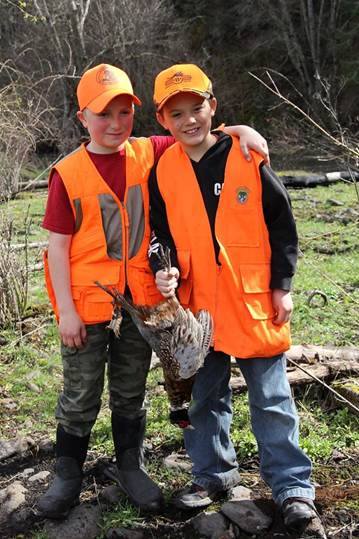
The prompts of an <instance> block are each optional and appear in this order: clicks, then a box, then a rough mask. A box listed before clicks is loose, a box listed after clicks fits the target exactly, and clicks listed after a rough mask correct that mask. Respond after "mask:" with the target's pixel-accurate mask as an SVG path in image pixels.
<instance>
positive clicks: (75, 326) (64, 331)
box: [59, 311, 87, 348]
mask: <svg viewBox="0 0 359 539" xmlns="http://www.w3.org/2000/svg"><path fill="white" fill-rule="evenodd" d="M59 332H60V337H61V340H62V342H63V343H64V345H65V346H69V347H70V348H83V347H84V346H85V344H86V340H87V338H86V337H87V335H86V327H85V324H84V323H83V321H82V320H81V318H80V317H79V315H78V314H77V312H76V311H70V312H66V313H65V314H63V315H60V320H59Z"/></svg>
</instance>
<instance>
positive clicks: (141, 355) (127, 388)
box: [56, 313, 151, 437]
mask: <svg viewBox="0 0 359 539" xmlns="http://www.w3.org/2000/svg"><path fill="white" fill-rule="evenodd" d="M106 325H107V323H103V324H94V325H88V326H86V330H87V344H86V346H85V347H84V348H82V349H79V350H78V349H76V348H68V347H66V346H64V345H61V355H62V362H63V376H64V387H63V391H62V392H61V393H60V395H59V399H58V403H57V408H56V419H57V420H58V421H59V423H61V425H62V426H63V427H64V428H65V430H66V431H67V432H69V433H70V434H73V435H74V436H81V437H83V436H86V435H87V434H89V433H90V431H91V429H92V426H93V424H94V423H95V421H96V418H97V414H98V412H99V410H100V406H101V395H102V392H103V387H104V377H105V367H106V363H107V364H108V366H107V376H108V387H109V394H110V408H111V410H112V411H113V412H115V413H117V414H119V415H121V416H126V417H128V418H135V417H139V416H142V415H143V413H144V411H143V401H144V397H145V388H146V378H147V374H148V370H149V367H150V362H151V349H150V347H149V346H148V344H147V343H146V342H145V341H144V340H143V338H142V336H141V335H140V333H139V331H138V330H137V328H136V326H135V325H134V323H133V322H132V320H131V318H130V316H129V315H128V314H127V313H124V317H123V321H122V324H121V335H120V337H119V338H117V337H115V335H114V333H113V332H112V331H109V330H108V329H106Z"/></svg>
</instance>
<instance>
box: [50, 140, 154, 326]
mask: <svg viewBox="0 0 359 539" xmlns="http://www.w3.org/2000/svg"><path fill="white" fill-rule="evenodd" d="M125 152H126V192H125V197H124V202H121V201H120V200H119V198H118V197H117V196H116V195H115V193H114V192H113V191H112V190H111V189H110V187H109V186H108V185H107V183H106V182H105V180H104V179H103V178H102V177H101V175H100V174H99V172H98V171H97V169H96V167H95V165H94V164H93V162H92V161H91V158H90V156H89V155H88V153H87V151H86V149H85V146H84V145H81V146H80V147H79V148H78V149H77V150H75V151H74V152H73V153H71V154H70V155H68V156H67V157H65V158H64V159H62V160H61V161H60V162H59V163H57V164H56V165H55V167H54V168H55V169H56V170H57V171H58V173H59V174H60V176H61V178H62V181H63V183H64V185H65V188H66V191H67V193H68V196H69V200H70V203H71V206H72V210H73V213H74V217H75V223H76V224H75V233H74V235H73V237H72V242H71V247H70V271H71V289H72V296H73V299H74V302H75V305H76V308H77V311H78V313H79V315H80V317H81V318H82V320H83V322H85V323H86V324H91V323H98V322H104V321H106V320H109V319H110V318H111V314H112V305H111V297H110V296H109V295H108V294H107V293H106V292H104V291H103V290H101V289H100V288H99V287H97V286H96V285H95V284H94V281H96V280H97V281H100V282H101V283H102V284H105V285H113V286H115V287H116V288H117V289H118V290H119V291H120V292H123V291H124V289H125V285H126V283H127V285H128V286H129V288H130V290H131V294H132V298H133V301H134V302H135V303H138V304H142V305H144V304H147V305H153V304H155V303H158V302H159V301H161V300H163V297H162V296H161V294H160V293H159V292H158V290H157V288H156V285H155V281H154V278H153V275H152V272H151V270H150V267H149V264H148V257H147V249H148V244H149V239H150V227H149V196H148V183H147V182H148V175H149V172H150V170H151V167H152V165H153V160H154V154H153V147H152V143H151V141H150V140H149V139H146V138H140V139H132V141H131V142H126V143H125ZM50 177H51V176H50ZM45 278H46V285H47V289H48V293H49V297H50V300H51V302H52V305H53V307H54V310H55V314H56V316H57V318H58V310H57V306H56V298H55V294H54V291H53V287H52V284H51V279H50V274H49V269H48V264H47V253H45Z"/></svg>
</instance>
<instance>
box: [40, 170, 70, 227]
mask: <svg viewBox="0 0 359 539" xmlns="http://www.w3.org/2000/svg"><path fill="white" fill-rule="evenodd" d="M42 226H43V228H46V229H47V230H50V231H51V232H57V233H58V234H73V233H74V231H75V218H74V214H73V211H72V208H71V204H70V200H69V197H68V194H67V191H66V189H65V186H64V184H63V181H62V179H61V176H60V174H59V173H58V172H57V171H56V170H54V171H53V172H52V175H51V177H50V184H49V192H48V197H47V204H46V210H45V216H44V219H43V221H42Z"/></svg>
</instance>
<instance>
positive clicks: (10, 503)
mask: <svg viewBox="0 0 359 539" xmlns="http://www.w3.org/2000/svg"><path fill="white" fill-rule="evenodd" d="M25 492H27V489H26V488H25V487H24V486H23V484H22V483H20V481H14V482H13V483H11V485H9V486H7V487H6V488H4V489H3V490H0V520H2V519H4V518H7V516H8V515H10V514H11V513H13V511H15V510H16V509H18V508H19V507H20V505H22V504H23V503H25Z"/></svg>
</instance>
